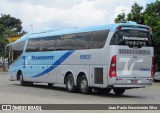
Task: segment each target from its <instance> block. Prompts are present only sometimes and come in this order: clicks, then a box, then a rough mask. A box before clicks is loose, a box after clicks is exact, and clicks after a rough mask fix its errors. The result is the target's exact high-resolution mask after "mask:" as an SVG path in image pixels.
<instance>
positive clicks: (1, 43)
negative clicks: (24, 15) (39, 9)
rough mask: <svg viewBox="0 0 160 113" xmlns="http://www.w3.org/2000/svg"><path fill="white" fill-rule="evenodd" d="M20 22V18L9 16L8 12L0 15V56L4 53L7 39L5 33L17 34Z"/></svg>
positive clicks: (20, 29)
mask: <svg viewBox="0 0 160 113" xmlns="http://www.w3.org/2000/svg"><path fill="white" fill-rule="evenodd" d="M21 24H22V22H21V20H20V19H17V18H15V17H11V16H10V15H9V14H1V16H0V56H3V55H4V48H5V45H6V44H7V43H8V41H7V40H6V39H5V36H6V35H17V34H19V33H20V32H21V31H22V25H21Z"/></svg>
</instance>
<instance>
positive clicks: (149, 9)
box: [144, 0, 160, 70]
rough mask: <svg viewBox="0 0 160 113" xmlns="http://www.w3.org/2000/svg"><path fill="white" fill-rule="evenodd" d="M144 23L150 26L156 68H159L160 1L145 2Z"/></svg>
mask: <svg viewBox="0 0 160 113" xmlns="http://www.w3.org/2000/svg"><path fill="white" fill-rule="evenodd" d="M144 24H146V25H148V26H151V27H152V30H153V40H154V50H155V62H156V63H158V65H159V66H158V67H159V69H158V70H160V1H158V0H156V2H154V3H151V4H147V6H146V9H145V11H144Z"/></svg>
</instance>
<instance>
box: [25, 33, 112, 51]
mask: <svg viewBox="0 0 160 113" xmlns="http://www.w3.org/2000/svg"><path fill="white" fill-rule="evenodd" d="M108 33H109V30H99V31H91V32H81V33H73V34H64V35H57V36H49V37H41V38H36V39H29V40H28V44H27V49H26V52H40V51H59V50H82V49H97V48H103V46H104V45H105V42H106V39H107V37H108Z"/></svg>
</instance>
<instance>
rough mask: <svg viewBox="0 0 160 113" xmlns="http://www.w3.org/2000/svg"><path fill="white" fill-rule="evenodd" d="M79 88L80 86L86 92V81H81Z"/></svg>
mask: <svg viewBox="0 0 160 113" xmlns="http://www.w3.org/2000/svg"><path fill="white" fill-rule="evenodd" d="M80 86H81V89H82V90H83V91H84V90H86V88H87V81H86V80H82V81H81V84H80Z"/></svg>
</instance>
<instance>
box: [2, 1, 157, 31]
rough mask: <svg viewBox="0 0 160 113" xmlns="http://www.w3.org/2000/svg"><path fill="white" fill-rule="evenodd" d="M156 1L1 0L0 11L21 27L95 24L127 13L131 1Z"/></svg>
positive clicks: (29, 28) (60, 26)
mask: <svg viewBox="0 0 160 113" xmlns="http://www.w3.org/2000/svg"><path fill="white" fill-rule="evenodd" d="M155 1H156V0H0V13H3V14H10V15H11V16H13V17H16V18H19V19H20V20H21V21H22V26H23V30H25V31H27V32H32V31H33V32H41V31H47V30H52V29H67V28H74V27H85V26H96V25H105V24H112V23H114V19H115V18H116V17H117V15H118V14H119V13H122V11H125V13H129V12H130V10H131V6H132V5H133V3H134V2H137V3H138V4H139V5H141V6H143V7H145V6H146V4H147V3H151V2H155Z"/></svg>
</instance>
